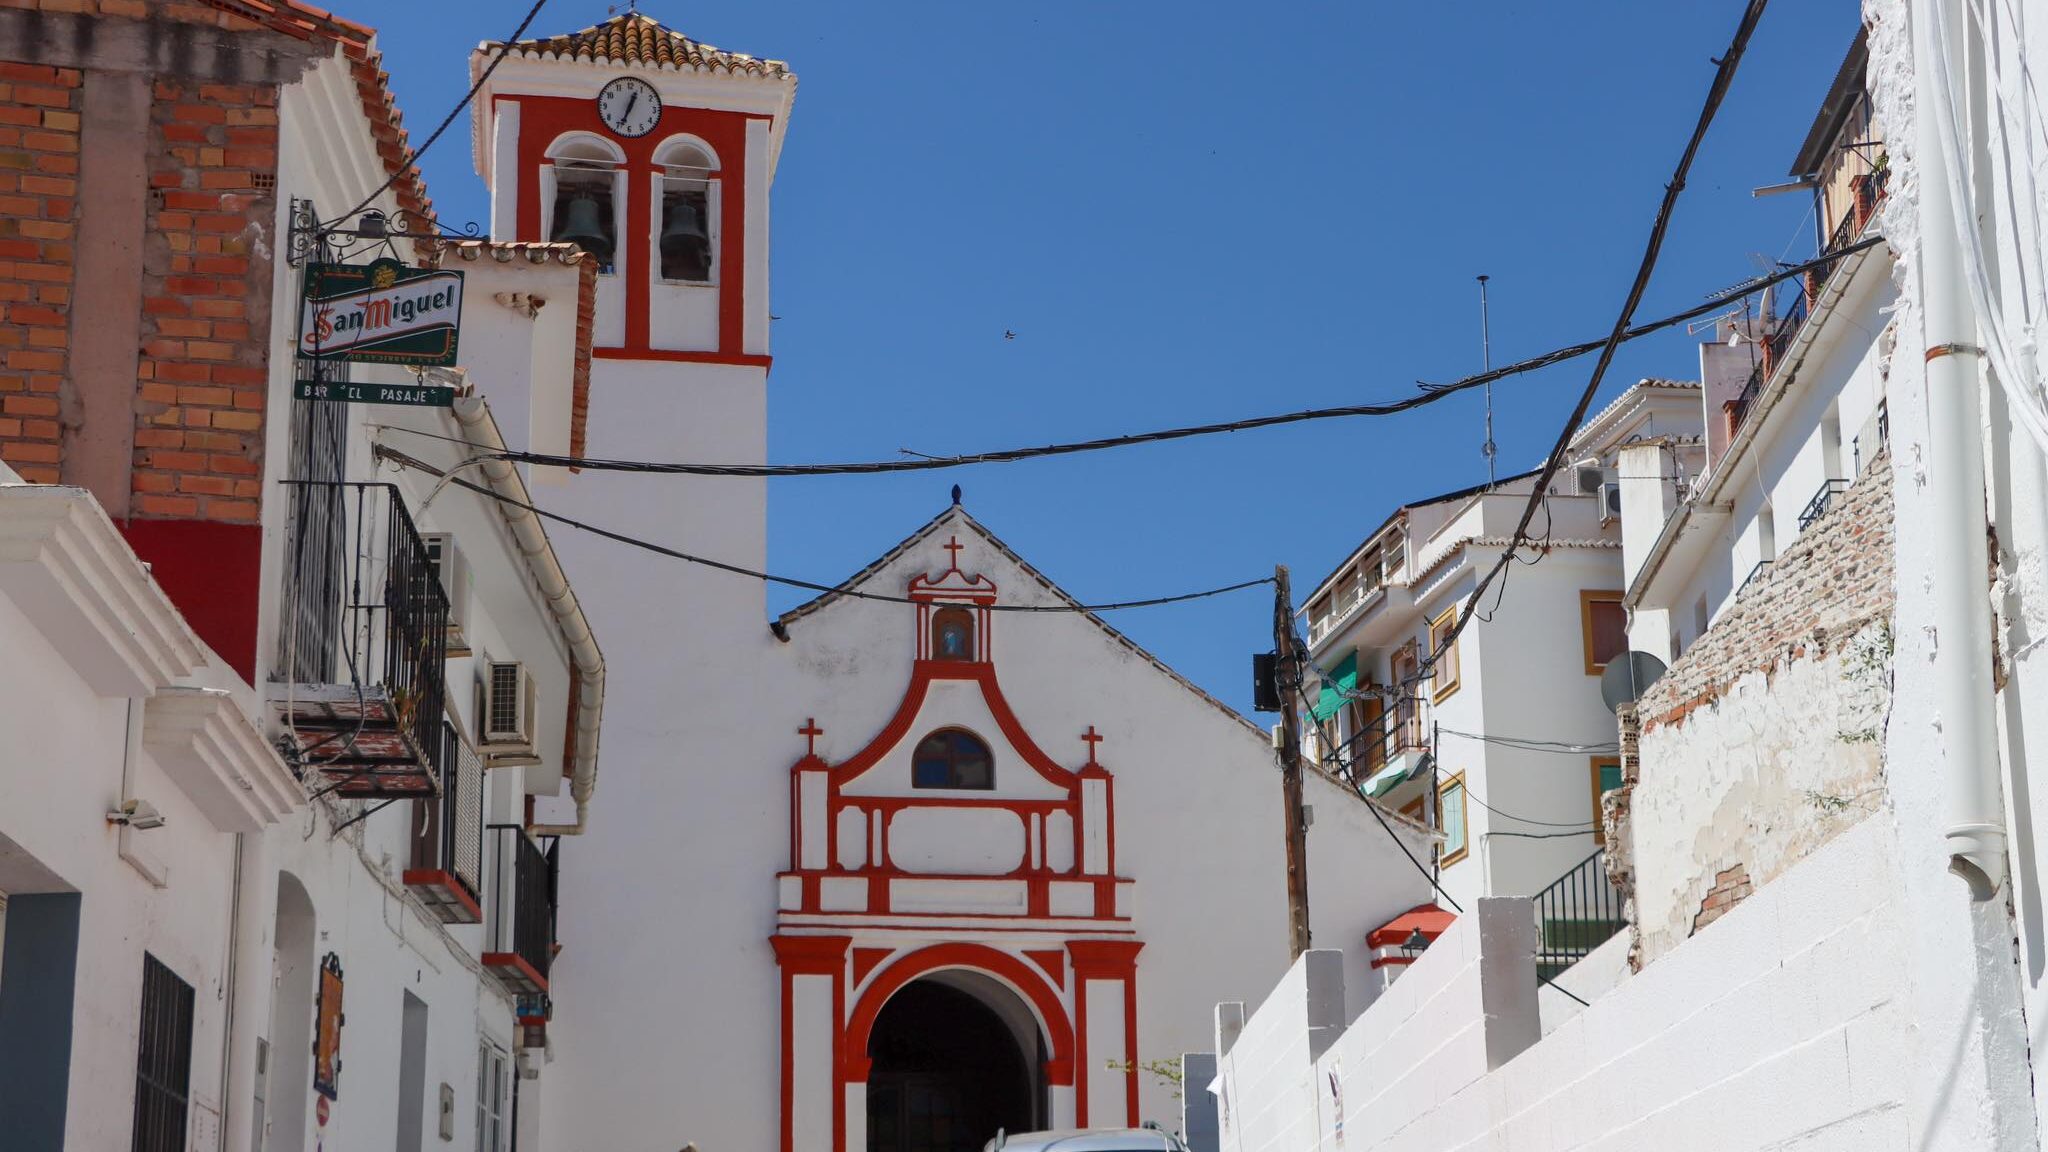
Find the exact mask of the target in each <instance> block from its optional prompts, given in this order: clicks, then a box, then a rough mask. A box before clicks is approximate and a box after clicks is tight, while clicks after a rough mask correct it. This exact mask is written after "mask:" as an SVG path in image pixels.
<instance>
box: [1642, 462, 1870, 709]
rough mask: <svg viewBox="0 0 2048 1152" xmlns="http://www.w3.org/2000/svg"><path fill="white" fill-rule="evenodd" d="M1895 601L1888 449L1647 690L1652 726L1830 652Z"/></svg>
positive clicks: (1644, 701)
mask: <svg viewBox="0 0 2048 1152" xmlns="http://www.w3.org/2000/svg"><path fill="white" fill-rule="evenodd" d="M1894 599H1895V592H1894V590H1893V587H1892V474H1891V457H1890V455H1889V453H1885V454H1881V455H1879V456H1878V458H1876V459H1875V460H1873V461H1871V463H1870V464H1869V466H1868V467H1866V468H1865V469H1864V472H1863V475H1862V476H1861V477H1860V478H1858V479H1857V481H1856V482H1855V484H1853V485H1851V486H1850V487H1849V489H1848V490H1847V491H1846V492H1843V493H1840V494H1839V495H1837V496H1836V497H1835V498H1834V501H1833V502H1832V504H1831V505H1830V507H1829V508H1828V510H1827V513H1826V515H1824V516H1823V517H1822V518H1821V519H1820V521H1819V522H1817V523H1816V524H1814V526H1813V527H1811V528H1809V529H1807V530H1806V531H1805V532H1803V533H1801V534H1800V536H1799V539H1798V540H1797V541H1795V542H1794V543H1793V544H1792V546H1791V547H1789V548H1787V549H1785V551H1784V552H1783V553H1782V554H1781V555H1780V556H1779V557H1778V559H1777V560H1776V561H1775V562H1774V563H1773V564H1772V565H1771V566H1770V567H1769V568H1768V569H1766V570H1765V571H1763V572H1760V573H1758V574H1757V577H1756V579H1755V580H1752V581H1751V582H1750V584H1749V587H1747V588H1745V589H1743V591H1742V593H1741V595H1740V596H1738V597H1737V598H1736V601H1735V603H1734V604H1732V605H1730V606H1729V608H1728V610H1727V611H1725V612H1723V613H1722V614H1721V618H1720V619H1718V620H1716V621H1714V625H1713V627H1711V628H1709V629H1707V632H1706V635H1704V636H1702V637H1700V638H1699V639H1698V640H1697V641H1695V642H1694V644H1693V646H1692V647H1691V648H1690V649H1688V650H1687V651H1686V653H1685V655H1684V656H1682V657H1680V658H1679V659H1678V660H1677V661H1676V662H1674V663H1673V664H1672V665H1671V669H1670V671H1668V672H1666V673H1665V674H1664V676H1663V678H1661V679H1659V680H1658V681H1657V683H1656V684H1654V685H1653V686H1651V688H1650V690H1649V691H1648V692H1645V693H1644V694H1643V698H1642V700H1641V701H1640V702H1639V703H1638V704H1637V710H1638V714H1639V715H1640V716H1641V717H1642V723H1643V731H1645V732H1649V731H1652V730H1655V729H1657V728H1661V727H1664V726H1665V725H1669V724H1676V723H1679V722H1681V721H1683V720H1684V719H1685V718H1686V716H1687V715H1688V714H1690V713H1691V712H1692V711H1693V710H1695V709H1698V708H1702V707H1706V706H1707V705H1710V704H1712V703H1713V702H1714V701H1715V700H1717V699H1719V698H1720V695H1721V693H1722V692H1724V691H1726V690H1727V688H1728V686H1729V685H1731V684H1733V683H1734V682H1735V681H1736V680H1737V679H1739V678H1740V677H1742V676H1743V675H1745V674H1747V673H1750V672H1762V673H1764V674H1765V675H1767V676H1768V675H1770V674H1771V673H1772V672H1773V671H1774V670H1775V669H1777V668H1779V667H1781V666H1782V665H1784V664H1787V663H1790V662H1792V661H1795V660H1801V659H1805V658H1806V657H1808V656H1812V655H1821V654H1824V653H1826V652H1827V651H1828V650H1829V647H1830V645H1832V644H1838V643H1840V642H1841V641H1842V640H1845V639H1846V638H1848V637H1849V636H1851V635H1854V634H1855V633H1856V632H1858V631H1859V630H1861V629H1862V627H1863V626H1864V625H1865V624H1868V623H1869V622H1870V621H1872V620H1874V619H1877V618H1879V617H1884V616H1889V615H1890V614H1891V610H1892V604H1893V601H1894Z"/></svg>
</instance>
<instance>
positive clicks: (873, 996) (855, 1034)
mask: <svg viewBox="0 0 2048 1152" xmlns="http://www.w3.org/2000/svg"><path fill="white" fill-rule="evenodd" d="M954 968H964V969H967V970H969V971H973V972H980V973H982V974H983V975H986V976H993V977H995V978H997V979H999V980H1001V981H1002V982H1003V983H1005V984H1007V985H1009V986H1010V988H1011V989H1012V990H1014V991H1016V992H1017V993H1018V994H1020V995H1022V996H1023V997H1024V998H1025V1000H1026V1001H1028V1002H1029V1003H1030V1005H1031V1008H1032V1012H1033V1014H1034V1015H1036V1016H1037V1017H1038V1022H1039V1024H1040V1025H1041V1026H1042V1027H1044V1028H1045V1034H1046V1038H1047V1040H1048V1041H1049V1042H1050V1044H1051V1047H1052V1056H1051V1058H1050V1059H1048V1060H1047V1061H1046V1062H1045V1080H1046V1083H1047V1084H1050V1085H1053V1086H1056V1087H1069V1086H1071V1085H1072V1084H1073V1083H1074V1029H1073V1025H1072V1023H1071V1022H1069V1021H1068V1019H1067V1010H1066V1007H1065V1005H1063V1004H1061V1003H1060V997H1059V993H1057V992H1055V991H1054V990H1053V989H1052V988H1051V986H1049V985H1048V984H1046V982H1045V977H1044V976H1043V975H1041V974H1040V973H1039V972H1038V971H1037V970H1036V969H1034V968H1032V967H1031V966H1030V965H1029V964H1026V963H1025V962H1024V961H1022V960H1020V959H1018V958H1017V957H1015V956H1012V955H1010V954H1009V953H1008V952H999V951H997V950H996V949H994V948H990V947H988V946H987V945H985V944H933V945H931V946H930V947H928V948H920V949H919V950H917V951H915V952H912V953H911V954H910V955H908V956H905V957H903V958H902V959H901V960H898V961H896V962H895V963H894V964H891V965H889V966H888V967H887V968H884V969H883V970H882V973H881V975H879V976H877V977H875V982H874V983H873V984H870V985H868V990H867V991H866V992H863V993H862V994H861V997H860V1002H859V1003H857V1004H855V1005H854V1007H853V1015H852V1016H851V1017H850V1018H849V1019H848V1020H847V1022H846V1032H845V1034H844V1035H843V1036H842V1037H841V1039H840V1045H839V1081H840V1085H841V1087H842V1089H843V1087H844V1086H845V1085H847V1084H853V1083H865V1082H866V1081H867V1078H868V1071H869V1068H870V1067H871V1062H870V1061H869V1059H868V1037H869V1035H870V1034H871V1033H872V1032H873V1031H874V1027H875V1018H876V1017H878V1016H880V1015H881V1013H882V1006H883V1005H884V1004H887V1003H888V1002H889V998H890V997H891V996H894V995H895V994H896V993H897V992H898V991H899V990H901V989H902V988H903V986H904V985H906V984H908V983H910V982H911V981H912V980H915V979H917V978H918V977H920V976H929V975H931V974H932V973H934V972H943V971H946V970H948V969H954ZM844 1099H845V1093H844V1091H843V1090H842V1092H841V1094H840V1100H839V1101H837V1102H835V1107H841V1106H843V1101H844Z"/></svg>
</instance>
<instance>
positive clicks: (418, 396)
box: [292, 380, 455, 408]
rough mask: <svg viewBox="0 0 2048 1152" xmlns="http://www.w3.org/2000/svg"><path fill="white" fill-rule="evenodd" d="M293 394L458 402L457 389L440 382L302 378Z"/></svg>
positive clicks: (361, 400) (348, 400)
mask: <svg viewBox="0 0 2048 1152" xmlns="http://www.w3.org/2000/svg"><path fill="white" fill-rule="evenodd" d="M292 395H294V396H296V397H298V398H299V399H301V400H333V401H337V402H339V403H342V404H411V405H414V406H416V407H422V408H449V407H453V406H454V404H455V389H453V388H447V387H443V386H441V385H437V384H367V383H364V382H363V381H360V380H301V381H299V382H298V386H297V387H296V388H294V389H293V390H292Z"/></svg>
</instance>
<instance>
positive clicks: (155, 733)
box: [142, 686, 299, 832]
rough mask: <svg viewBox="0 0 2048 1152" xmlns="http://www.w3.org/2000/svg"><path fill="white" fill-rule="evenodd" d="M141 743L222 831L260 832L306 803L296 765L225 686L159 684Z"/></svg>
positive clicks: (144, 721) (145, 712) (147, 712)
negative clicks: (292, 765) (260, 731)
mask: <svg viewBox="0 0 2048 1152" xmlns="http://www.w3.org/2000/svg"><path fill="white" fill-rule="evenodd" d="M142 743H143V747H145V748H147V749H148V750H149V753H150V755H151V756H152V757H154V758H155V760H156V762H157V764H158V766H160V767H161V768H163V770H164V772H165V773H166V774H168V775H169V776H170V777H171V779H172V780H173V781H174V782H176V784H177V785H178V787H179V789H180V790H181V791H183V792H184V793H185V795H186V796H188V797H190V798H191V800H192V802H193V804H195V805H197V806H198V808H199V810H200V811H201V812H203V813H205V815H206V818H207V820H208V821H209V822H211V823H212V824H213V826H214V828H215V829H216V830H217V831H221V832H255V831H259V830H261V829H262V828H263V827H264V826H265V825H267V824H273V823H276V822H277V821H278V820H279V819H282V818H283V817H284V816H285V815H286V814H288V813H289V812H291V810H292V809H293V808H294V807H296V806H297V805H298V803H299V785H298V781H297V780H296V779H294V778H293V776H292V773H291V769H290V768H288V767H286V766H285V762H284V760H283V759H282V758H280V757H279V756H278V754H277V752H276V750H274V749H273V748H271V747H270V745H268V744H266V743H264V741H263V738H262V736H261V735H259V734H258V733H257V731H256V728H255V726H254V725H252V724H250V723H249V720H248V717H246V716H244V715H243V714H242V710H241V708H240V707H238V706H237V705H236V704H235V701H234V698H233V697H232V696H231V695H229V694H228V693H227V692H225V691H223V690H221V689H218V688H191V687H182V686H176V687H169V688H163V689H160V690H158V692H157V693H156V695H154V696H152V697H150V699H149V703H148V704H146V705H144V707H143V712H142Z"/></svg>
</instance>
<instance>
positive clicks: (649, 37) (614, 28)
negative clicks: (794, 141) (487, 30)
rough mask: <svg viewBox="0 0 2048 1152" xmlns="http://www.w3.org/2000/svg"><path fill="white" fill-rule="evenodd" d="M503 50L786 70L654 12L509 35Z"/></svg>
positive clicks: (777, 74)
mask: <svg viewBox="0 0 2048 1152" xmlns="http://www.w3.org/2000/svg"><path fill="white" fill-rule="evenodd" d="M501 46H503V41H485V42H484V43H483V44H482V45H480V46H479V48H478V50H479V51H481V52H490V51H493V50H495V49H497V48H499V47H501ZM508 55H515V56H524V57H527V58H529V59H536V60H544V59H557V60H585V61H590V62H592V63H599V64H635V65H640V66H642V67H647V68H674V69H677V70H679V71H701V72H726V73H731V74H734V75H749V76H759V77H763V78H768V79H782V78H785V77H788V76H789V75H790V71H789V65H788V64H786V63H784V62H782V61H780V60H762V59H759V58H757V57H753V56H749V55H747V54H746V53H744V52H727V51H724V50H722V49H719V48H716V47H713V46H712V45H710V44H705V43H703V42H702V41H698V40H692V39H690V38H689V37H688V36H685V35H683V34H682V33H681V32H678V31H676V30H675V29H673V28H669V27H666V26H664V25H663V24H662V23H661V22H660V21H659V20H656V19H655V18H654V17H652V16H644V15H642V14H640V13H638V12H626V13H623V14H621V15H618V16H614V17H612V18H611V19H609V20H606V21H605V22H604V23H602V24H593V25H591V26H590V27H588V28H585V29H583V30H582V31H581V32H570V33H567V34H565V35H561V36H539V37H535V38H532V39H529V40H514V41H513V42H512V44H511V46H510V50H509V52H508Z"/></svg>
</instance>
